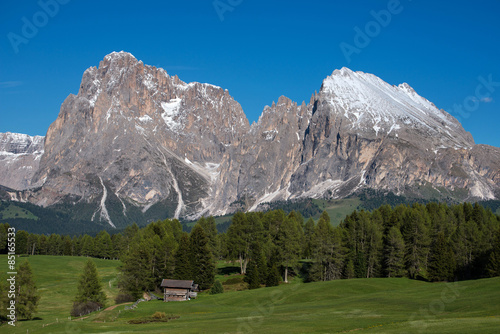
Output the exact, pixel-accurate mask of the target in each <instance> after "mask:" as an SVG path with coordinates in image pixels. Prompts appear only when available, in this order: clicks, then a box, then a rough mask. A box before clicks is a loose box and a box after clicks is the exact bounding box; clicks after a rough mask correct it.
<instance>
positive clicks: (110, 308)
mask: <svg viewBox="0 0 500 334" xmlns="http://www.w3.org/2000/svg"><path fill="white" fill-rule="evenodd" d="M130 304H132V303H123V304H118V305H113V306H110V307H108V308H105V309H104V311H112V310H114V309H115V308H117V307H118V306H122V305H130Z"/></svg>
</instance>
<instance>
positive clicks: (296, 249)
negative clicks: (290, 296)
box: [275, 218, 302, 283]
mask: <svg viewBox="0 0 500 334" xmlns="http://www.w3.org/2000/svg"><path fill="white" fill-rule="evenodd" d="M299 229H302V228H301V227H300V226H299V223H298V222H297V221H296V220H295V219H290V218H286V219H285V220H284V221H283V223H282V224H281V225H280V226H279V230H278V234H277V236H276V240H275V245H276V246H277V247H278V249H279V253H278V254H279V260H280V264H281V265H282V266H283V268H284V269H285V270H284V276H283V281H284V282H285V283H288V267H290V266H291V265H293V264H294V263H295V262H296V261H297V260H298V259H299V255H300V253H301V234H300V232H299Z"/></svg>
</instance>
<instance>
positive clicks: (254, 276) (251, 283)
mask: <svg viewBox="0 0 500 334" xmlns="http://www.w3.org/2000/svg"><path fill="white" fill-rule="evenodd" d="M244 281H245V282H247V283H248V288H249V289H258V288H260V277H259V270H258V268H257V265H256V264H255V261H253V260H250V261H249V262H248V267H247V273H246V274H245V278H244Z"/></svg>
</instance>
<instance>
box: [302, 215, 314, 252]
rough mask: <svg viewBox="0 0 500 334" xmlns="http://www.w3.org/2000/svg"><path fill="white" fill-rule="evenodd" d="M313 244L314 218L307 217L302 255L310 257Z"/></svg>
mask: <svg viewBox="0 0 500 334" xmlns="http://www.w3.org/2000/svg"><path fill="white" fill-rule="evenodd" d="M313 245H314V220H313V219H312V218H309V219H308V220H307V222H306V225H305V226H304V246H303V255H304V257H305V258H306V259H310V258H312V255H313Z"/></svg>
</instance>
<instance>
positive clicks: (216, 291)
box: [210, 280, 224, 295]
mask: <svg viewBox="0 0 500 334" xmlns="http://www.w3.org/2000/svg"><path fill="white" fill-rule="evenodd" d="M219 293H224V287H223V286H222V283H221V282H220V281H219V280H217V281H215V283H214V285H212V287H211V288H210V294H211V295H217V294H219Z"/></svg>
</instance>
